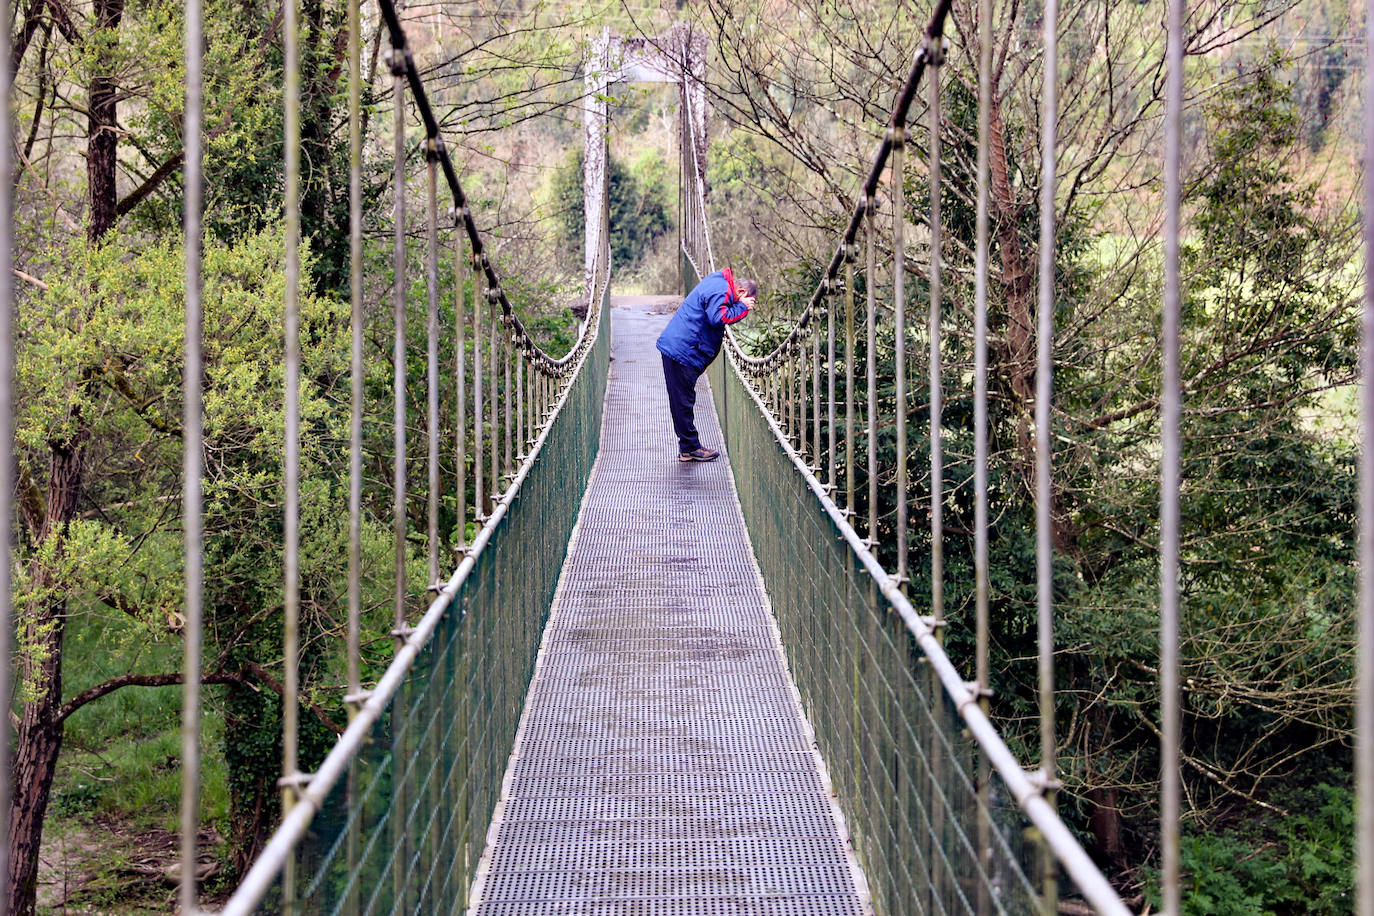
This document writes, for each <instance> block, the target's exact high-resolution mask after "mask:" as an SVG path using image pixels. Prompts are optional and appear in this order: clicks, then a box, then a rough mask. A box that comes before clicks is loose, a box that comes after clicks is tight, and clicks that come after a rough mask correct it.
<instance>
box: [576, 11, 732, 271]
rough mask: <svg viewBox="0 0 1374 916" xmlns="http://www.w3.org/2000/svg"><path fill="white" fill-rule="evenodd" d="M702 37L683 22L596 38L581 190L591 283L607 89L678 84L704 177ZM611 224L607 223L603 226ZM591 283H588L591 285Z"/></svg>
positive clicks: (587, 78)
mask: <svg viewBox="0 0 1374 916" xmlns="http://www.w3.org/2000/svg"><path fill="white" fill-rule="evenodd" d="M706 47H707V42H706V36H705V35H702V34H700V33H698V32H696V31H694V30H693V29H692V28H691V26H689V25H686V24H685V23H682V24H678V25H675V26H673V27H672V28H671V29H669V30H668V31H667V32H665V33H663V34H662V35H660V36H659V37H657V38H625V37H623V36H620V35H612V34H611V32H610V30H609V29H606V30H603V31H602V33H601V34H600V35H599V36H597V37H596V38H594V39H593V40H592V42H591V47H590V48H589V49H588V52H587V61H586V67H585V69H584V74H585V75H584V77H583V87H584V88H583V103H584V104H583V109H582V111H583V124H584V127H585V131H584V136H585V142H586V152H585V155H584V156H583V176H582V189H583V200H584V207H585V216H586V220H585V222H584V223H583V225H584V226H585V227H586V241H585V260H584V268H585V270H586V275H587V277H588V280H589V282H590V278H591V276H592V271H593V269H594V267H595V264H596V239H597V237H598V236H597V234H598V232H599V231H600V229H601V221H602V220H603V219H605V218H606V216H605V214H606V212H607V200H606V195H607V179H608V172H607V150H606V137H607V129H608V121H609V113H610V106H609V103H608V100H607V93H608V92H609V90H610V88H611V87H612V86H614V85H615V84H616V83H621V82H626V83H676V84H677V86H678V104H679V105H681V106H682V111H683V112H686V113H688V115H689V116H690V117H691V135H692V138H693V140H694V142H695V144H696V155H695V156H692V157H690V161H692V162H695V163H696V169H697V172H698V175H697V178H698V180H700V181H701V182H703V183H704V182H705V179H706V115H707V111H706ZM607 228H609V227H607ZM589 288H590V287H589Z"/></svg>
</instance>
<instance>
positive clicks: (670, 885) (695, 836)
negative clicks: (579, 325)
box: [476, 307, 865, 916]
mask: <svg viewBox="0 0 1374 916" xmlns="http://www.w3.org/2000/svg"><path fill="white" fill-rule="evenodd" d="M612 320H613V329H614V330H613V341H614V354H615V355H614V362H613V363H612V367H611V380H610V388H609V392H608V394H607V402H606V414H605V426H604V428H603V429H602V434H601V453H600V457H599V459H598V464H597V466H596V471H595V473H594V475H593V478H592V483H591V490H590V492H589V494H588V498H587V501H586V502H585V504H584V505H583V508H582V516H581V520H580V522H579V526H580V527H579V530H578V533H577V534H576V535H575V536H574V537H575V541H574V544H573V549H572V551H571V552H570V553H569V556H568V561H567V566H566V567H565V570H564V581H563V583H562V585H561V586H560V590H559V594H558V598H557V599H556V601H555V605H554V608H553V611H552V615H551V618H550V622H549V629H548V632H547V633H546V636H545V643H544V649H543V650H542V651H543V653H544V654H543V658H542V660H541V663H540V667H539V670H538V671H537V673H536V674H535V679H534V683H533V684H532V686H531V689H530V695H529V698H528V700H527V709H526V711H525V716H524V721H523V724H522V726H521V734H520V738H519V740H518V742H517V744H516V750H515V755H514V757H513V759H512V763H511V771H510V772H509V773H508V774H507V785H508V788H507V791H506V793H505V797H504V799H503V802H502V805H501V809H500V810H499V811H498V817H497V821H496V828H495V831H494V832H495V840H494V842H493V843H492V845H491V846H490V847H489V849H488V852H487V856H486V857H485V858H484V864H483V871H482V874H481V875H480V877H479V885H478V891H479V894H478V898H477V899H478V900H480V903H479V905H478V907H477V910H476V912H477V914H478V916H507V914H521V916H539V914H554V913H558V914H574V916H593V914H595V916H639V914H663V916H717V914H721V916H724V914H733V916H743V914H758V916H774V914H776V916H861V914H863V913H864V912H865V908H864V906H863V904H862V903H861V900H860V895H859V892H858V891H857V890H856V881H855V875H854V871H853V868H852V865H851V860H850V859H849V858H848V857H847V856H846V849H845V844H844V842H843V840H842V839H841V835H840V831H839V827H838V825H837V822H836V818H835V815H834V813H833V808H832V805H831V803H830V800H829V798H828V796H827V793H826V789H825V786H824V783H823V781H822V778H821V775H820V772H819V770H818V768H817V763H816V758H815V756H814V753H813V751H812V745H811V741H810V737H809V731H808V729H807V727H806V725H805V723H804V721H803V719H802V717H801V714H800V710H799V707H798V705H797V703H796V701H795V699H794V694H793V690H792V686H791V682H790V680H789V678H788V674H787V671H786V668H785V666H784V664H783V660H782V655H781V650H780V648H779V646H778V642H777V637H776V635H775V632H774V629H773V627H772V623H771V619H770V617H769V613H768V609H767V603H766V600H765V598H764V595H763V591H762V587H761V582H760V579H759V577H758V573H757V570H756V567H755V564H754V561H753V557H752V555H751V553H750V548H749V542H748V537H747V535H746V533H745V530H744V523H743V519H742V518H741V516H740V513H739V507H738V504H737V502H736V499H735V495H734V491H733V488H732V483H731V478H730V474H729V469H728V467H727V466H726V465H725V459H724V458H722V459H721V460H720V461H718V462H714V463H710V464H700V463H691V464H681V463H679V462H678V460H677V454H676V439H675V437H674V436H673V434H672V428H671V424H670V422H669V419H668V407H667V395H666V393H665V390H664V384H663V370H662V365H661V363H660V360H659V354H658V352H657V350H655V349H654V340H655V339H656V338H657V336H658V333H659V331H660V330H661V329H662V327H663V325H664V324H665V323H666V321H667V318H666V316H663V315H656V314H653V313H652V311H651V310H650V309H647V308H644V307H635V308H622V309H617V310H616V311H615V312H614V313H613V315H612ZM697 425H698V428H699V429H700V431H701V435H702V442H703V444H705V445H706V446H707V447H709V448H719V447H720V441H721V439H720V431H719V427H718V425H717V422H716V417H715V413H714V410H713V409H712V407H711V402H710V396H709V393H708V392H707V390H706V388H705V383H704V381H703V383H702V387H701V389H700V390H699V394H698V404H697Z"/></svg>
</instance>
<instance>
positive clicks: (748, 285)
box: [735, 277, 759, 308]
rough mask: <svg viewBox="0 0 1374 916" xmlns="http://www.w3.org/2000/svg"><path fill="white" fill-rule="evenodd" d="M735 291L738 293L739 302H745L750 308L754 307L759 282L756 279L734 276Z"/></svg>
mask: <svg viewBox="0 0 1374 916" xmlns="http://www.w3.org/2000/svg"><path fill="white" fill-rule="evenodd" d="M735 292H736V293H738V294H739V298H740V301H741V302H744V303H746V304H747V305H748V306H749V307H750V308H753V307H754V302H755V301H756V300H757V299H758V297H759V284H758V281H757V280H751V279H750V278H749V277H736V278H735Z"/></svg>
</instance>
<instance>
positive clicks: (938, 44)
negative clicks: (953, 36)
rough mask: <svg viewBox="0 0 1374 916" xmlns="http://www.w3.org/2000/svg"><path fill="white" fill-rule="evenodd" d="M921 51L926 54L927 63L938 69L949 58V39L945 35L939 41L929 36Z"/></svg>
mask: <svg viewBox="0 0 1374 916" xmlns="http://www.w3.org/2000/svg"><path fill="white" fill-rule="evenodd" d="M921 50H922V51H924V52H925V55H926V62H927V63H929V64H930V65H931V66H932V67H938V66H940V65H942V64H943V63H944V62H945V61H946V60H947V59H948V57H949V39H948V38H946V37H945V36H943V35H941V36H940V37H939V39H935V38H933V37H932V36H930V35H927V36H926V40H925V42H924V43H923V44H922V45H921Z"/></svg>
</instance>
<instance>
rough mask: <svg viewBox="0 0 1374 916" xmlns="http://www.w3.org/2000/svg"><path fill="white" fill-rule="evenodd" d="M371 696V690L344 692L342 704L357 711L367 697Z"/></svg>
mask: <svg viewBox="0 0 1374 916" xmlns="http://www.w3.org/2000/svg"><path fill="white" fill-rule="evenodd" d="M371 696H372V691H371V690H360V691H358V692H357V693H346V694H344V698H343V701H344V705H345V706H348V707H350V708H352V710H353V711H354V712H357V711H358V710H359V709H360V708H361V707H362V705H363V704H364V703H366V702H367V701H368V698H369V697H371Z"/></svg>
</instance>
